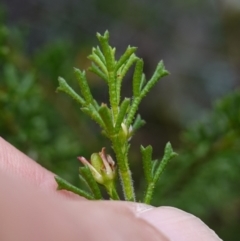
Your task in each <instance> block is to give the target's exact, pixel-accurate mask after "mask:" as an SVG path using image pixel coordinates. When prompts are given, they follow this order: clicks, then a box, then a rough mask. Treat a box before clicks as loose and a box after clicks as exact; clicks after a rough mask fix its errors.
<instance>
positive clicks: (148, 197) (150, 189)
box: [143, 182, 155, 204]
mask: <svg viewBox="0 0 240 241" xmlns="http://www.w3.org/2000/svg"><path fill="white" fill-rule="evenodd" d="M154 188H155V182H151V183H149V184H148V187H147V191H146V193H145V197H144V201H143V202H144V203H146V204H150V202H151V200H152V196H153V191H154Z"/></svg>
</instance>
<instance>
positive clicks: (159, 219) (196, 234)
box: [138, 207, 221, 241]
mask: <svg viewBox="0 0 240 241" xmlns="http://www.w3.org/2000/svg"><path fill="white" fill-rule="evenodd" d="M138 215H139V217H141V218H143V219H144V220H145V221H147V222H148V223H150V224H151V225H153V226H154V227H155V228H156V229H157V230H159V231H161V232H162V233H163V234H164V235H165V236H166V237H167V238H169V240H171V241H192V240H194V241H202V240H205V241H221V239H220V238H219V237H218V236H217V235H216V233H215V232H214V231H213V230H211V229H210V228H209V227H208V226H207V225H205V224H204V223H203V222H202V221H201V220H200V219H199V218H197V217H195V216H194V215H192V214H189V213H187V212H184V211H182V210H180V209H177V208H173V207H159V208H148V209H147V208H146V210H145V211H144V210H143V211H142V212H140V213H139V214H138Z"/></svg>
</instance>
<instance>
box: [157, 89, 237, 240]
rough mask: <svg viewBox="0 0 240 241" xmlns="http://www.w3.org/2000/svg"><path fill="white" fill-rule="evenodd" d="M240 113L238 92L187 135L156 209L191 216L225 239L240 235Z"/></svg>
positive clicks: (164, 181)
mask: <svg viewBox="0 0 240 241" xmlns="http://www.w3.org/2000/svg"><path fill="white" fill-rule="evenodd" d="M239 113H240V91H239V90H237V91H235V92H233V93H231V94H229V95H228V96H226V97H224V98H223V99H221V100H219V101H217V102H216V103H215V105H214V108H213V111H212V112H211V113H210V114H209V115H208V116H206V117H205V119H203V120H202V121H199V122H198V123H196V124H195V125H193V126H192V127H191V128H189V129H188V130H186V131H185V132H184V133H183V135H182V147H181V150H179V151H178V153H179V156H178V158H176V159H175V161H174V162H172V163H171V165H169V167H168V171H166V172H165V175H164V174H163V176H164V177H163V178H162V182H161V184H158V187H157V189H158V192H157V193H156V195H155V198H154V200H153V203H154V204H156V205H173V206H176V207H179V208H181V209H184V210H186V211H188V212H191V213H193V214H195V215H197V216H198V217H200V218H201V219H203V220H204V221H205V222H206V223H207V224H209V225H210V226H211V227H212V228H213V229H214V230H215V231H216V232H217V233H218V234H219V235H220V236H226V234H227V233H228V230H229V229H230V227H231V230H232V232H233V234H234V233H235V234H236V233H237V232H238V228H237V227H235V226H234V224H235V223H239V217H238V216H237V215H236V213H238V203H239V196H240V189H239V187H240V178H239V170H240V158H239V150H240V118H239ZM160 197H161V198H160ZM226 213H227V218H226ZM233 236H234V235H233Z"/></svg>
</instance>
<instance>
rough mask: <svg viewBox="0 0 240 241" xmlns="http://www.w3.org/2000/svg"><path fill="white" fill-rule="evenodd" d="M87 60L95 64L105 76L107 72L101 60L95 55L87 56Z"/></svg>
mask: <svg viewBox="0 0 240 241" xmlns="http://www.w3.org/2000/svg"><path fill="white" fill-rule="evenodd" d="M88 59H90V60H92V61H93V62H95V63H96V65H97V66H98V67H99V68H100V69H101V70H102V72H103V73H104V74H105V75H106V76H107V75H108V70H107V67H106V65H105V64H104V63H103V62H102V61H101V59H100V58H99V57H98V56H97V55H96V54H91V55H89V56H88Z"/></svg>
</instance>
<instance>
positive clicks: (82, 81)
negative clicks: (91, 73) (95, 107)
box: [74, 68, 93, 104]
mask: <svg viewBox="0 0 240 241" xmlns="http://www.w3.org/2000/svg"><path fill="white" fill-rule="evenodd" d="M74 73H75V76H76V78H77V80H78V84H79V86H80V89H81V92H82V96H83V97H84V99H85V100H86V102H87V104H90V103H93V97H92V94H91V91H90V88H89V86H88V83H87V79H86V74H85V71H83V72H81V71H80V70H79V69H77V68H74Z"/></svg>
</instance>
